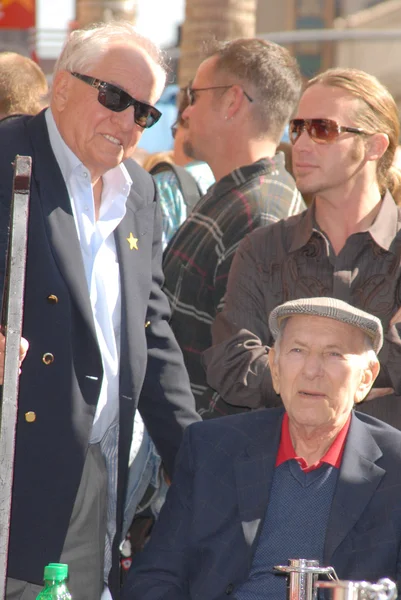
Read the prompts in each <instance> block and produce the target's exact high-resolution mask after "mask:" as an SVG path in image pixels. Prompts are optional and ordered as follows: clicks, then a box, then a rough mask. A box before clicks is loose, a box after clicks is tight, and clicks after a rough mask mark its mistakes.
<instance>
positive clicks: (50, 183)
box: [0, 112, 198, 589]
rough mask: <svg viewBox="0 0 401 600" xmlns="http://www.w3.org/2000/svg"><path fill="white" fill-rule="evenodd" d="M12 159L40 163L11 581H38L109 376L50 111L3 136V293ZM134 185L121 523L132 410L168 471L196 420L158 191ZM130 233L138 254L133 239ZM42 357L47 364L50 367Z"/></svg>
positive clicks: (126, 270) (126, 289) (9, 126)
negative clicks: (167, 285) (174, 325)
mask: <svg viewBox="0 0 401 600" xmlns="http://www.w3.org/2000/svg"><path fill="white" fill-rule="evenodd" d="M16 154H20V155H29V156H32V163H33V176H32V185H31V199H30V217H29V239H28V257H27V273H26V290H25V313H24V327H23V335H24V337H26V338H27V339H28V341H29V342H30V349H29V352H28V355H27V358H26V360H25V362H24V365H23V369H22V375H21V378H20V398H19V413H18V424H17V444H16V463H15V481H14V492H13V501H12V502H13V504H12V522H11V538H10V548H9V564H8V575H9V576H11V577H15V578H18V579H23V580H28V581H32V582H35V583H41V581H42V575H43V567H44V565H46V564H47V563H48V562H54V561H55V560H56V561H57V558H58V557H59V555H60V552H61V549H62V545H63V542H64V538H65V534H66V531H67V528H68V523H69V519H70V515H71V511H72V507H73V503H74V499H75V495H76V491H77V488H78V485H79V482H80V478H81V473H82V467H83V462H84V458H85V452H86V448H87V443H88V436H89V434H90V431H91V426H92V421H93V417H94V411H95V407H96V403H97V399H98V396H99V391H100V387H101V382H102V375H103V372H102V362H101V356H100V352H99V347H98V344H97V340H96V332H95V326H94V321H93V316H92V309H91V304H90V299H89V294H88V288H87V283H86V279H85V273H84V267H83V261H82V256H81V249H80V245H79V241H78V237H77V233H76V228H75V223H74V218H73V214H72V209H71V204H70V201H69V196H68V193H67V189H66V186H65V183H64V180H63V177H62V174H61V171H60V169H59V166H58V164H57V162H56V160H55V157H54V154H53V152H52V150H51V146H50V143H49V138H48V133H47V127H46V123H45V117H44V112H42V113H41V114H39V115H38V116H36V117H33V118H32V117H21V118H18V119H14V120H12V121H10V122H4V123H3V124H2V125H1V126H0V274H1V277H0V287H1V286H2V285H3V273H4V254H5V244H6V238H7V224H8V214H9V205H10V199H11V192H12V190H11V185H12V173H13V171H12V161H13V160H14V157H15V155H16ZM130 175H131V177H132V179H133V185H132V188H131V192H130V195H129V198H128V201H127V212H126V216H125V217H124V219H123V220H122V222H121V224H120V225H119V227H118V228H117V230H116V233H115V240H116V247H117V252H118V260H119V265H120V277H121V295H122V315H121V364H120V455H119V457H120V462H119V483H118V498H119V502H118V523H119V525H121V516H122V515H121V512H122V510H121V509H122V502H123V497H124V493H125V485H126V474H127V468H128V453H129V448H130V443H131V437H132V424H133V416H134V412H135V409H136V407H137V406H138V407H139V410H140V412H141V415H142V417H143V419H144V421H145V424H146V426H147V427H148V429H149V432H150V434H151V436H152V438H153V440H154V441H155V443H156V446H157V448H158V450H159V452H160V453H161V456H162V458H163V461H164V464H165V466H166V468H167V470H168V471H169V472H170V473H171V472H172V469H173V463H174V459H175V455H176V452H177V450H178V448H179V445H180V442H181V439H182V432H183V429H184V428H185V426H186V425H187V424H188V423H190V422H193V421H195V420H198V417H197V415H196V413H195V410H194V401H193V397H192V393H191V391H190V386H189V380H188V377H187V374H186V371H185V368H184V363H183V359H182V355H181V351H180V349H179V347H178V345H177V343H176V341H175V338H174V336H173V334H172V332H171V329H170V326H169V324H168V318H169V306H168V301H167V299H166V297H165V295H164V294H163V293H162V291H161V284H162V282H163V275H162V270H161V254H162V248H161V217H160V210H159V206H158V202H157V201H156V200H157V195H156V191H155V186H154V183H153V180H152V178H151V177H150V175H149V174H148V173H146V172H145V171H144V170H143V169H142V168H141V167H139V166H138V165H136V164H131V166H130ZM131 233H132V235H133V236H134V237H135V238H137V239H138V242H137V246H138V249H137V250H136V249H135V248H134V249H132V250H131V249H130V244H129V243H128V241H127V238H129V237H130V234H131ZM46 353H50V354H52V355H53V357H54V360H53V362H51V364H45V362H44V361H43V355H44V354H46ZM28 411H34V412H35V413H36V420H35V422H34V423H28V422H27V421H26V420H25V417H24V415H25V413H26V412H28ZM117 542H118V536H116V544H117ZM115 550H117V545H116V548H115ZM115 557H116V558H117V552H116V553H115ZM115 565H116V563H115ZM113 572H114V574H115V578H114V589H117V587H118V575H117V571H116V570H114V571H113Z"/></svg>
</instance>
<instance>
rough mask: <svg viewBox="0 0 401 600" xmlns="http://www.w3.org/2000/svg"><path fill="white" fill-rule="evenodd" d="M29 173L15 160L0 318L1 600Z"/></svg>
mask: <svg viewBox="0 0 401 600" xmlns="http://www.w3.org/2000/svg"><path fill="white" fill-rule="evenodd" d="M31 171H32V159H31V157H30V156H16V157H15V163H14V180H13V196H12V201H11V216H10V233H9V241H8V249H7V267H6V273H5V284H4V294H3V308H2V318H1V326H2V331H3V333H4V334H5V336H6V344H5V357H4V382H3V387H2V396H1V404H0V598H1V599H4V598H5V592H6V577H7V556H8V541H9V534H10V515H11V496H12V485H13V473H14V451H15V430H16V424H17V412H18V380H19V350H20V343H21V331H22V313H23V299H24V286H25V263H26V248H27V230H28V210H29V190H30V180H31Z"/></svg>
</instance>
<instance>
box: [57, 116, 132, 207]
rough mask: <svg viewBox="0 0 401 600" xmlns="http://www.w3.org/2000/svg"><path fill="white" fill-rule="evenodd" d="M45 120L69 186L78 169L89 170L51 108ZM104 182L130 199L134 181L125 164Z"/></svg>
mask: <svg viewBox="0 0 401 600" xmlns="http://www.w3.org/2000/svg"><path fill="white" fill-rule="evenodd" d="M45 119H46V124H47V129H48V132H49V139H50V145H51V147H52V150H53V153H54V156H55V157H56V160H57V163H58V165H59V167H60V170H61V174H62V176H63V178H64V181H65V182H66V183H67V185H68V183H69V181H70V178H71V176H72V175H73V173H74V172H76V170H77V169H79V168H81V169H83V170H85V171H87V172H88V170H87V168H86V167H85V165H84V164H83V163H81V161H80V160H79V158H78V157H77V156H76V155H75V154H74V152H73V151H72V150H71V149H70V148H69V146H67V144H66V143H65V141H64V140H63V138H62V136H61V134H60V132H59V130H58V128H57V125H56V122H55V120H54V117H53V113H52V111H51V108H48V109H47V110H46V112H45ZM88 174H89V172H88ZM103 181H104V183H105V185H106V186H107V187H110V188H114V189H115V190H116V191H119V192H121V194H122V195H123V196H125V198H127V197H128V194H129V191H130V188H131V184H132V179H131V177H130V176H129V174H128V171H127V169H126V168H125V166H124V165H123V164H121V165H118V166H117V167H114V168H113V169H110V170H109V171H107V172H106V173H105V174H104V176H103ZM103 210H104V208H103Z"/></svg>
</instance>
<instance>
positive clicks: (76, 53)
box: [54, 21, 167, 75]
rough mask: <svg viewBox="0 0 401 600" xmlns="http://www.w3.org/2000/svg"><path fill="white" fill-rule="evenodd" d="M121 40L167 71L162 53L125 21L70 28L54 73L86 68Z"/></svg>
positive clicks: (79, 70)
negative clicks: (139, 50) (145, 53)
mask: <svg viewBox="0 0 401 600" xmlns="http://www.w3.org/2000/svg"><path fill="white" fill-rule="evenodd" d="M121 42H123V43H128V44H132V45H133V46H137V47H139V48H142V49H143V50H144V51H145V52H147V54H148V55H149V56H150V58H151V59H152V60H153V61H154V62H155V64H156V65H158V66H159V67H160V69H161V71H162V72H163V74H164V75H165V74H166V71H167V66H166V63H165V60H164V54H163V52H162V51H161V50H160V49H159V48H158V47H157V46H156V45H155V44H154V43H153V42H152V41H151V40H149V39H148V38H147V37H145V36H143V35H141V34H140V33H138V32H137V31H136V29H135V27H134V26H133V25H132V24H131V23H129V22H128V21H109V22H107V23H94V24H92V25H91V26H90V27H88V28H85V29H76V30H75V31H73V32H72V33H71V34H70V36H69V37H68V40H67V42H66V43H65V45H64V48H63V49H62V51H61V54H60V56H59V58H58V59H57V62H56V64H55V66H54V74H56V73H57V72H58V71H62V70H65V71H78V72H82V71H85V70H87V69H89V68H91V67H93V66H94V65H96V63H98V62H99V60H101V59H102V57H103V56H104V55H105V54H106V53H107V51H108V50H109V47H110V44H114V43H117V44H118V43H121Z"/></svg>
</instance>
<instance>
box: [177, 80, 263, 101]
mask: <svg viewBox="0 0 401 600" xmlns="http://www.w3.org/2000/svg"><path fill="white" fill-rule="evenodd" d="M234 85H237V84H236V83H232V84H231V85H213V86H211V87H204V88H193V87H191V86H188V87H186V88H184V90H183V91H185V92H186V94H187V98H188V104H189V105H190V106H192V105H193V104H195V100H196V94H197V93H198V92H207V91H208V90H229V89H230V88H232V87H234ZM241 89H242V91H243V92H244V96H245V97H246V98H248V100H249V102H253V98H251V97H250V95H249V94H247V93H246V91H245V90H244V89H243V88H241Z"/></svg>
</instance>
